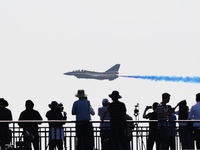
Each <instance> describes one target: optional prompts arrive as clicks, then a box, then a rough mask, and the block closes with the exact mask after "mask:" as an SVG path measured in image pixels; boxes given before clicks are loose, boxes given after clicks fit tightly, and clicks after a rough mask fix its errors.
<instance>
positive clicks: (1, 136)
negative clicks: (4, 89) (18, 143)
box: [0, 98, 12, 149]
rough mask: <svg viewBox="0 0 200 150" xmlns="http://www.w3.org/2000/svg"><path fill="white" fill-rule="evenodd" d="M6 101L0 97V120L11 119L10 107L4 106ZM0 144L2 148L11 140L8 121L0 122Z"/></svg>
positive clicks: (6, 103) (6, 104)
mask: <svg viewBox="0 0 200 150" xmlns="http://www.w3.org/2000/svg"><path fill="white" fill-rule="evenodd" d="M7 106H8V102H7V101H6V100H5V99H4V98H0V114H1V115H0V120H10V121H12V113H11V111H10V109H8V108H6V107H7ZM0 141H1V143H0V146H1V149H4V147H5V144H9V143H10V142H11V130H10V129H9V123H1V124H0Z"/></svg>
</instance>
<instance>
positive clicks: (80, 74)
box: [64, 64, 120, 81]
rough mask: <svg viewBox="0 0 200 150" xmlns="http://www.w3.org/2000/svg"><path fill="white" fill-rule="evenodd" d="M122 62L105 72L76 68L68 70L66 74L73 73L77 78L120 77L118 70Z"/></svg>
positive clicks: (108, 78)
mask: <svg viewBox="0 0 200 150" xmlns="http://www.w3.org/2000/svg"><path fill="white" fill-rule="evenodd" d="M119 67H120V64H116V65H114V66H113V67H111V68H110V69H108V70H107V71H105V72H95V71H88V70H75V71H71V72H66V73H64V75H72V76H75V77H77V78H85V79H97V80H109V81H111V80H114V79H116V78H118V74H119V73H118V70H119Z"/></svg>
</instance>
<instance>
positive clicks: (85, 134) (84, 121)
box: [72, 90, 95, 150]
mask: <svg viewBox="0 0 200 150" xmlns="http://www.w3.org/2000/svg"><path fill="white" fill-rule="evenodd" d="M75 96H76V97H78V100H76V101H75V102H74V103H73V106H72V115H76V137H77V150H93V148H94V133H93V126H92V123H91V122H90V120H91V115H94V114H95V112H94V109H93V108H92V106H91V105H90V101H88V100H87V95H86V94H85V91H84V90H78V92H77V94H76V95H75Z"/></svg>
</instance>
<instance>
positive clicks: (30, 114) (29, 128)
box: [18, 100, 42, 150]
mask: <svg viewBox="0 0 200 150" xmlns="http://www.w3.org/2000/svg"><path fill="white" fill-rule="evenodd" d="M25 107H26V108H25V110H24V111H22V112H21V113H20V116H19V120H41V121H42V117H41V115H40V113H39V112H38V111H37V110H35V109H33V107H34V103H33V101H32V100H27V101H26V102H25ZM39 124H41V122H31V123H23V122H19V123H18V125H19V127H20V128H23V133H24V142H25V143H26V145H27V146H28V147H31V143H32V144H33V148H34V150H39V149H40V148H39V134H38V125H39Z"/></svg>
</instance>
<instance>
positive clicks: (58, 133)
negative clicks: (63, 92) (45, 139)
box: [46, 101, 67, 150]
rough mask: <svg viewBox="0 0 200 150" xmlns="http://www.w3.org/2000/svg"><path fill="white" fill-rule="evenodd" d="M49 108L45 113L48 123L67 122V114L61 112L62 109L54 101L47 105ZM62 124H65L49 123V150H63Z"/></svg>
mask: <svg viewBox="0 0 200 150" xmlns="http://www.w3.org/2000/svg"><path fill="white" fill-rule="evenodd" d="M49 108H50V110H49V111H47V113H46V117H47V119H48V120H49V121H51V120H63V121H64V120H67V113H66V112H64V111H63V108H61V107H60V105H59V104H58V103H57V102H56V101H52V102H51V104H49ZM62 112H63V113H62ZM63 124H65V122H49V150H54V149H56V147H57V148H58V150H63V140H64V129H63Z"/></svg>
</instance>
